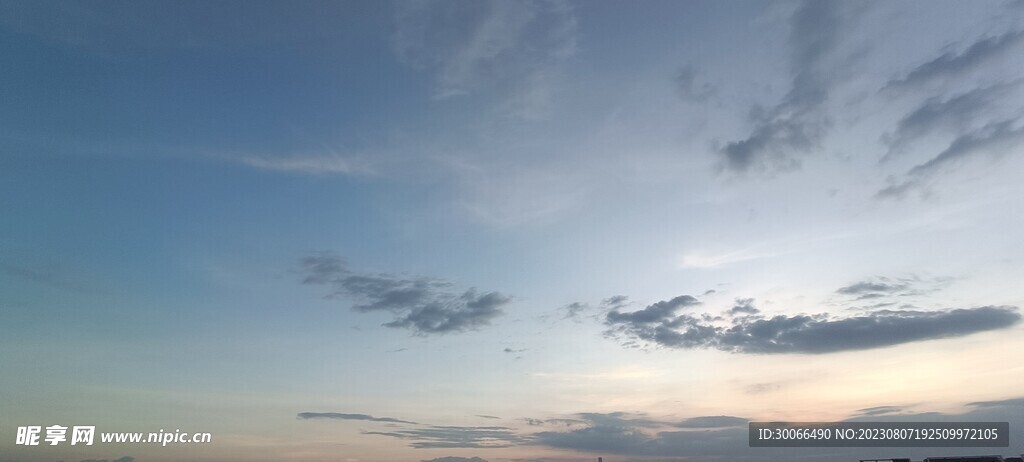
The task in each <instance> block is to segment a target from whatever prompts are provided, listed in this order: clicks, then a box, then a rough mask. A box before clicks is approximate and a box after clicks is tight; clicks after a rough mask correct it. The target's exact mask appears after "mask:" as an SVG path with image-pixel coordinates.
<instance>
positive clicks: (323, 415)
mask: <svg viewBox="0 0 1024 462" xmlns="http://www.w3.org/2000/svg"><path fill="white" fill-rule="evenodd" d="M298 418H299V419H303V420H306V419H332V420H368V421H371V422H390V423H404V424H414V425H415V424H416V422H410V421H408V420H399V419H395V418H392V417H374V416H372V415H366V414H342V413H340V412H300V413H299V414H298Z"/></svg>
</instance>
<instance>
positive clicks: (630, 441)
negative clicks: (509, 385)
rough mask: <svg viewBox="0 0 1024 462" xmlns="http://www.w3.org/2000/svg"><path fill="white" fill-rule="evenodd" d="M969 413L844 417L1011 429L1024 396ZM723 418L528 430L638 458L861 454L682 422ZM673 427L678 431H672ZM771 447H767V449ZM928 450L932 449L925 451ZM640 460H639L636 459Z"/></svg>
mask: <svg viewBox="0 0 1024 462" xmlns="http://www.w3.org/2000/svg"><path fill="white" fill-rule="evenodd" d="M967 407H968V410H967V412H964V413H961V414H944V413H938V412H924V413H917V414H898V413H896V412H897V411H899V410H902V409H905V408H904V407H901V406H880V407H876V408H868V409H863V410H861V411H864V412H860V413H858V414H857V415H855V416H853V417H850V418H848V419H845V420H844V421H850V422H856V421H901V422H903V421H906V422H936V421H944V422H956V421H974V422H1002V421H1008V422H1010V426H1011V428H1015V427H1014V426H1015V425H1020V424H1021V423H1024V422H1022V421H1021V415H1022V413H1021V409H1022V408H1024V398H1012V399H1006V400H1002V401H990V402H981V403H970V404H968V405H967ZM718 420H721V421H722V422H723V423H730V424H731V425H723V426H714V427H713V426H711V425H708V426H697V425H695V426H690V427H686V428H680V427H679V426H678V425H673V424H671V423H670V422H663V421H652V420H649V419H647V421H648V422H656V423H657V424H659V425H658V426H655V427H642V426H638V425H630V424H629V422H628V421H627V422H618V423H617V424H616V425H605V424H604V423H602V422H599V421H586V422H584V426H583V427H580V428H570V429H566V430H563V431H544V432H538V433H534V434H533V435H532V438H533V443H532V444H536V445H543V446H548V447H553V448H559V449H569V450H576V451H584V452H588V453H593V454H618V455H622V456H627V457H630V458H631V459H630V460H638V459H635V457H652V458H660V457H672V458H673V459H672V460H677V459H676V458H678V460H682V459H684V458H685V460H687V461H693V462H710V461H721V460H736V461H763V460H816V461H837V462H838V461H844V460H857V456H861V457H863V453H864V449H863V448H788V449H784V450H783V449H780V450H768V449H766V448H750V447H749V445H748V444H747V438H748V435H747V426H746V424H747V422H748V420H747V419H744V418H740V417H730V416H708V417H694V418H691V419H687V420H686V421H684V422H689V421H694V422H698V423H700V422H703V421H707V422H709V423H714V422H716V421H718ZM673 428H675V429H676V430H670V429H673ZM769 451H770V452H769ZM976 451H977V450H976V449H971V448H964V449H950V450H948V453H949V454H950V455H954V454H955V455H967V454H971V453H976ZM929 453H931V454H929ZM929 455H934V448H905V450H904V454H902V455H901V456H905V457H912V458H913V459H915V460H920V459H923V458H924V457H926V456H929ZM640 460H643V459H640Z"/></svg>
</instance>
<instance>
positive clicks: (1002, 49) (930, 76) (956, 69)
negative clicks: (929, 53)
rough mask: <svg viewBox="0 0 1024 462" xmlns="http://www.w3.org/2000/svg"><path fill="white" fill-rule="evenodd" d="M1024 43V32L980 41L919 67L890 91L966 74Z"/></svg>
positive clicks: (894, 80)
mask: <svg viewBox="0 0 1024 462" xmlns="http://www.w3.org/2000/svg"><path fill="white" fill-rule="evenodd" d="M1022 42H1024V31H1010V32H1006V33H1003V34H1000V35H996V36H991V37H986V38H983V39H980V40H978V41H976V42H974V43H972V44H971V45H970V46H968V47H967V48H965V49H964V50H963V51H961V52H959V53H957V52H956V51H953V50H950V51H947V52H945V53H943V54H942V55H940V56H939V57H937V58H935V59H932V60H930V61H928V62H926V63H924V64H921V65H919V66H917V67H915V68H914V69H913V70H911V71H910V72H908V73H907V75H905V76H904V77H901V78H899V79H893V80H891V81H890V82H889V83H888V84H887V85H886V88H895V89H906V88H911V87H916V86H920V85H924V84H927V83H930V82H932V81H935V80H940V79H946V78H951V77H957V76H960V75H963V74H965V73H967V72H970V71H971V70H973V69H975V68H977V67H978V66H981V65H983V64H986V63H988V62H991V61H994V60H996V59H997V58H999V57H1001V56H1003V55H1005V54H1006V53H1009V52H1011V51H1012V50H1013V48H1014V47H1016V46H1018V45H1020V44H1021V43H1022Z"/></svg>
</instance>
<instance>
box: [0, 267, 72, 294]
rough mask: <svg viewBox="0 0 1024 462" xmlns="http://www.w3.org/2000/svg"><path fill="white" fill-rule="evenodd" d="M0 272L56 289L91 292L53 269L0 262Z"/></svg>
mask: <svg viewBox="0 0 1024 462" xmlns="http://www.w3.org/2000/svg"><path fill="white" fill-rule="evenodd" d="M0 274H6V275H8V276H12V277H16V278H19V279H22V280H25V281H29V282H33V283H36V284H42V285H46V286H49V287H54V288H58V289H64V290H70V291H73V292H79V293H88V292H91V290H90V289H89V288H87V287H86V286H84V285H81V284H78V283H75V282H71V281H68V280H66V279H64V278H63V277H61V276H59V275H58V274H56V273H55V272H54V271H51V270H48V269H31V268H24V267H20V266H12V265H3V264H0Z"/></svg>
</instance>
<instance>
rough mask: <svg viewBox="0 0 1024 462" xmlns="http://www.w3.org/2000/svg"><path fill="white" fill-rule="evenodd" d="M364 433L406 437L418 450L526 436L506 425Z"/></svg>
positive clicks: (520, 440) (502, 443)
mask: <svg viewBox="0 0 1024 462" xmlns="http://www.w3.org/2000/svg"><path fill="white" fill-rule="evenodd" d="M363 434H364V435H378V436H388V437H391V438H398V439H402V440H408V441H409V446H411V447H414V448H418V449H432V448H507V447H512V446H516V445H520V444H525V443H526V442H527V441H528V439H527V438H526V437H524V436H522V435H519V434H518V433H516V432H515V431H513V430H512V429H511V428H508V427H457V426H440V425H439V426H431V427H426V428H417V429H411V430H397V431H391V432H377V431H367V432H363Z"/></svg>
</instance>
